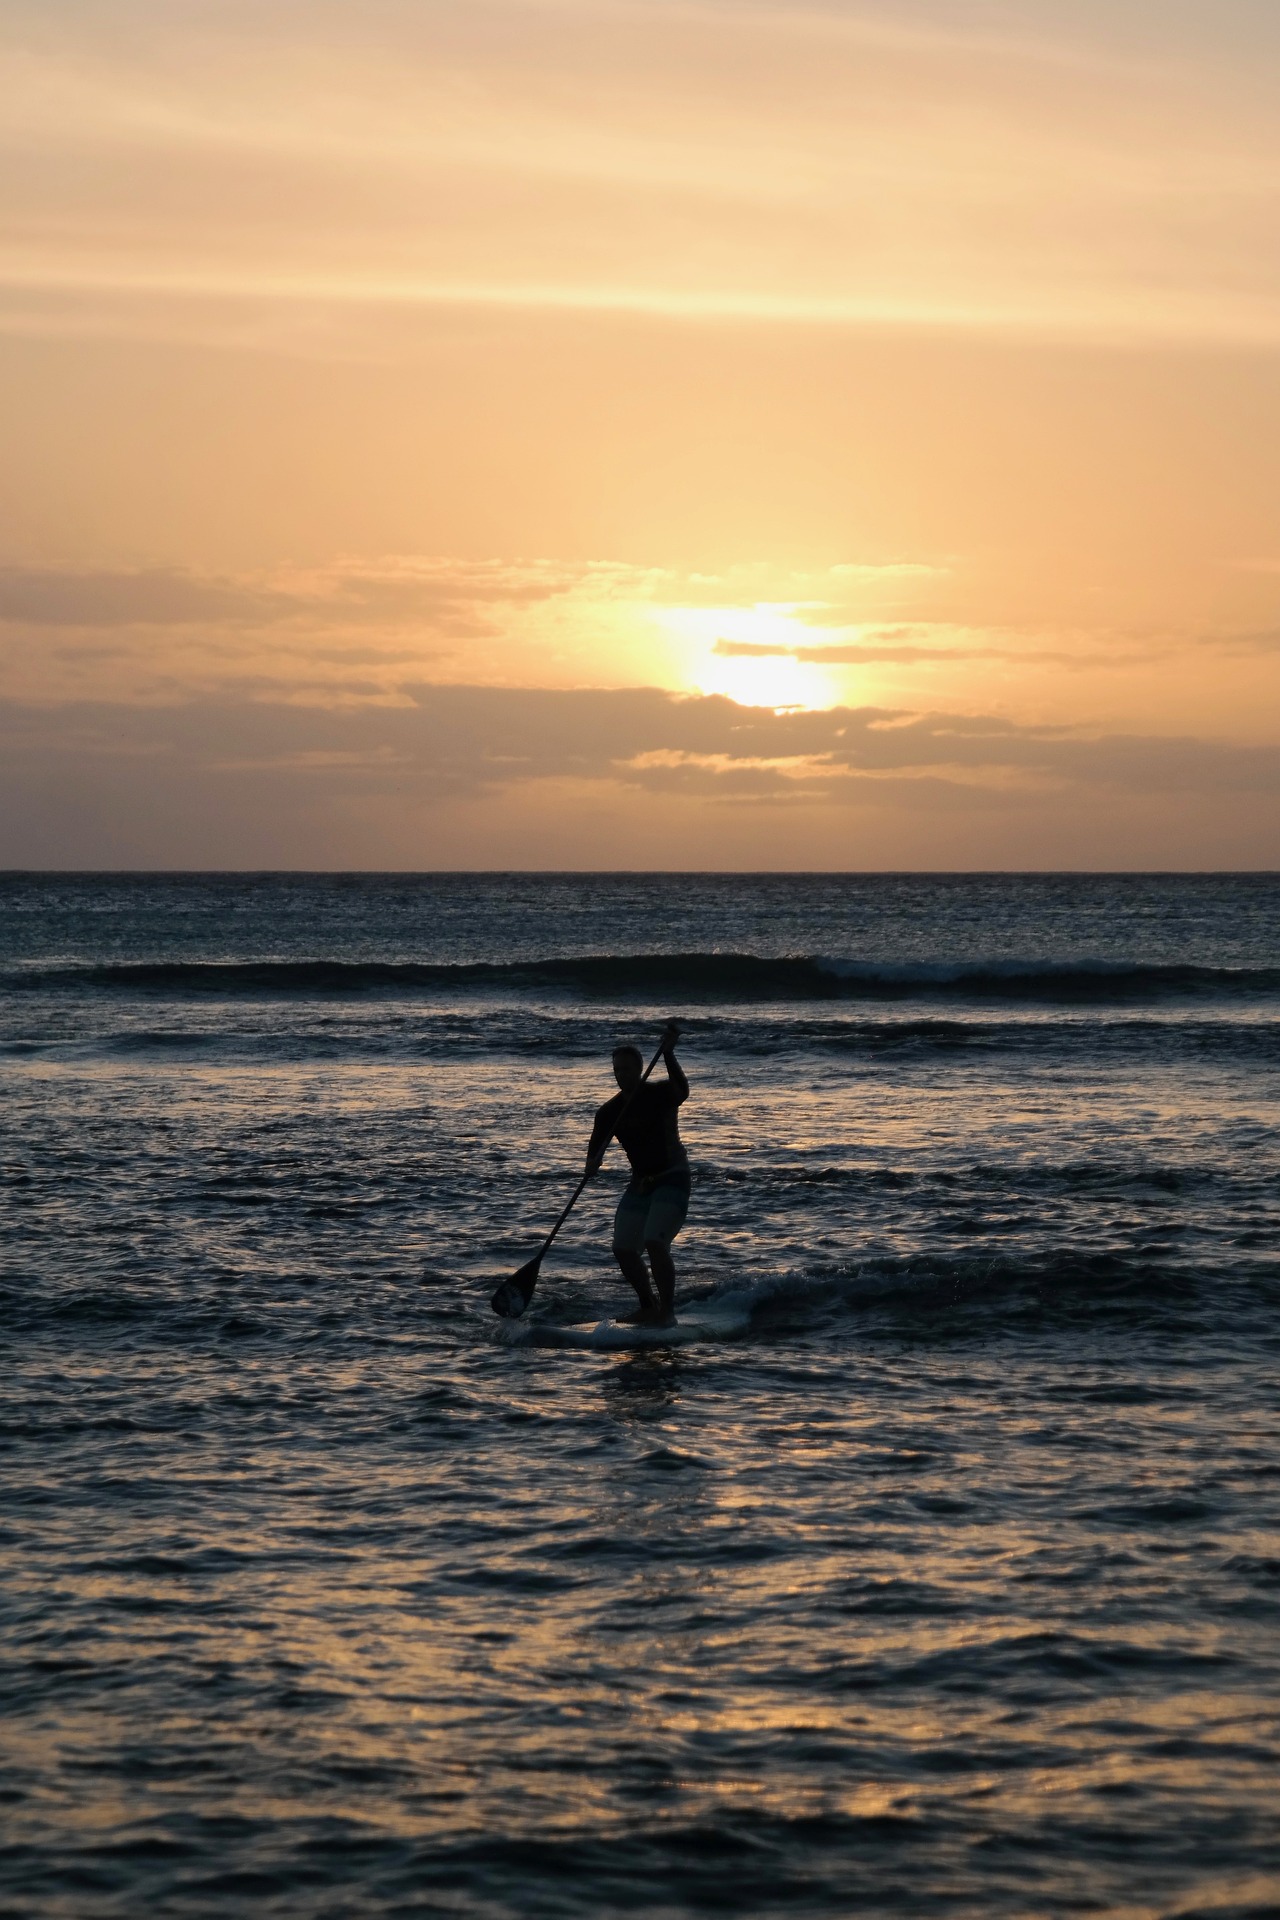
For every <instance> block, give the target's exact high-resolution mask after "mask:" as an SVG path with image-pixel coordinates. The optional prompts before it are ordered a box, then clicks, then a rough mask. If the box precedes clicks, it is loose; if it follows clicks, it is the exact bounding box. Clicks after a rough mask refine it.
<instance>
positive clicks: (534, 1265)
mask: <svg viewBox="0 0 1280 1920" xmlns="http://www.w3.org/2000/svg"><path fill="white" fill-rule="evenodd" d="M666 1044H667V1036H666V1033H665V1032H664V1033H663V1036H662V1046H661V1047H659V1048H658V1051H657V1052H656V1053H655V1054H654V1056H653V1058H652V1060H651V1061H650V1062H649V1064H648V1066H647V1067H646V1068H645V1070H644V1072H643V1073H642V1074H641V1075H640V1078H639V1079H638V1080H637V1081H636V1084H635V1086H634V1087H632V1089H631V1091H630V1093H628V1095H627V1097H626V1099H625V1100H624V1101H623V1103H622V1105H621V1106H620V1107H619V1108H618V1117H617V1120H615V1121H614V1129H615V1131H616V1130H617V1124H618V1120H621V1118H622V1116H623V1114H624V1113H625V1112H626V1110H627V1108H628V1107H629V1106H630V1105H631V1102H632V1101H633V1100H634V1099H635V1097H636V1094H637V1093H638V1092H639V1090H640V1088H641V1087H642V1086H643V1085H644V1083H645V1081H646V1080H647V1079H648V1078H649V1075H650V1074H651V1073H652V1072H653V1070H654V1068H655V1067H656V1066H657V1064H658V1062H659V1060H661V1058H662V1048H663V1047H665V1046H666ZM612 1138H613V1134H610V1135H609V1140H612ZM608 1144H609V1141H608V1140H606V1141H605V1146H606V1147H607V1146H608ZM600 1153H601V1158H603V1156H604V1147H601V1149H600ZM599 1171H600V1161H599V1160H597V1161H596V1163H595V1165H594V1166H593V1167H588V1168H587V1170H586V1172H585V1173H584V1174H583V1176H582V1178H581V1180H579V1182H578V1184H577V1186H576V1187H575V1188H574V1190H573V1192H572V1193H571V1194H570V1195H569V1201H568V1205H567V1206H566V1207H565V1210H564V1212H563V1213H562V1214H561V1215H560V1218H559V1219H558V1220H557V1221H556V1223H555V1225H554V1227H552V1229H551V1231H550V1233H549V1234H548V1235H547V1237H546V1239H545V1240H544V1241H543V1243H542V1245H541V1246H540V1247H539V1248H538V1251H537V1252H536V1253H535V1254H534V1256H533V1258H532V1260H527V1261H526V1262H525V1264H524V1266H522V1267H521V1268H520V1269H519V1271H518V1272H516V1273H513V1274H512V1276H511V1278H510V1279H509V1280H504V1281H503V1283H502V1285H501V1286H500V1287H499V1288H498V1289H497V1291H496V1292H495V1294H494V1296H493V1298H492V1300H491V1301H490V1302H489V1305H490V1306H491V1307H492V1308H493V1310H494V1312H495V1313H500V1314H501V1315H502V1317H503V1319H504V1320H518V1319H519V1318H520V1315H521V1314H522V1313H523V1312H524V1311H525V1308H526V1307H527V1306H528V1304H529V1302H530V1301H531V1300H532V1298H533V1290H534V1288H535V1287H536V1286H537V1284H538V1269H539V1268H540V1267H541V1265H542V1262H543V1260H544V1259H545V1258H546V1252H547V1248H548V1247H549V1246H550V1245H551V1242H552V1241H553V1240H554V1239H555V1237H556V1235H557V1234H558V1233H559V1231H560V1229H561V1227H562V1226H563V1225H564V1223H565V1221H566V1220H567V1219H568V1218H569V1215H570V1214H571V1213H572V1212H573V1209H574V1207H575V1206H576V1205H577V1201H578V1195H579V1194H580V1193H581V1192H582V1190H583V1188H584V1187H585V1186H586V1184H587V1182H588V1180H590V1179H591V1178H592V1177H593V1175H595V1174H596V1173H598V1172H599Z"/></svg>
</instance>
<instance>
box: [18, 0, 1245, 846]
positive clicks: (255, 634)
mask: <svg viewBox="0 0 1280 1920" xmlns="http://www.w3.org/2000/svg"><path fill="white" fill-rule="evenodd" d="M1277 98H1280V7H1277V6H1276V5H1275V0H1016V4H1015V3H1014V0H787V4H779V3H778V0H466V4H459V0H358V4H357V0H58V3H57V5H54V6H51V5H50V4H49V0H0V161H2V164H0V418H2V419H3V421H4V423H5V428H4V433H3V435H2V436H0V866H8V867H73V868H74V867H88V868H95V867H105V868H112V867H130V868H151V867H157V868H166V867H219V868H243V867H253V868H263V867H274V868H279V867H295V868H373V869H394V868H409V869H429V868H467V867H522V868H537V867H549V868H673V869H675V868H743V869H750V868H773V869H780V868H798V869H859V870H870V869H884V868H937V869H966V868H970V869H971V868H983V869H986V868H1028V867H1029V868H1077V869H1079V868H1085V869H1104V868H1215V867H1233V868H1250V867H1254V868H1256V867H1278V866H1280V112H1277V109H1276V103H1277Z"/></svg>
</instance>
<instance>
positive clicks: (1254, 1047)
mask: <svg viewBox="0 0 1280 1920" xmlns="http://www.w3.org/2000/svg"><path fill="white" fill-rule="evenodd" d="M1278 1014H1280V877H1277V876H1274V875H1266V874H1254V875H1238V876H1230V875H1227V876H1184V877H1177V876H1167V875H1152V876H1088V875H1043V876H1038V875H1024V876H1018V875H988V876H981V875H979V876H952V877H935V876H921V875H898V876H895V875H884V876H859V875H849V876H841V875H819V876H791V875H776V876H771V875H763V876H742V875H687V874H680V875H655V874H644V875H527V874H518V875H500V874H438V875H433V874H426V875H421V876H413V875H347V876H344V875H336V876H324V875H272V874H265V875H250V876H243V875H231V874H227V875H200V874H175V875H151V876H146V875H106V874H101V875H79V876H77V875H61V876H57V875H34V874H11V875H8V876H3V877H0V1097H2V1099H3V1118H4V1137H3V1149H2V1151H0V1180H2V1182H3V1198H4V1206H3V1233H2V1235H0V1300H2V1304H3V1320H2V1327H3V1333H2V1338H3V1365H4V1394H3V1402H2V1406H0V1573H2V1578H0V1658H2V1667H0V1687H2V1690H3V1691H2V1696H0V1697H2V1708H0V1712H2V1716H3V1729H4V1737H3V1743H2V1746H0V1915H3V1916H9V1917H11V1920H16V1917H17V1916H21V1917H22V1920H33V1917H39V1920H44V1917H45V1916H49V1917H50V1920H52V1917H53V1916H57V1917H58V1920H99V1916H101V1917H103V1920H105V1917H106V1916H120V1920H126V1917H127V1920H137V1916H139V1915H143V1914H145V1915H147V1916H191V1917H192V1920H196V1917H199V1920H207V1917H210V1916H218V1917H220V1916H224V1915H225V1916H232V1915H236V1916H239V1915H242V1914H244V1913H247V1912H251V1913H253V1914H254V1915H262V1916H272V1917H274V1916H279V1917H280V1920H286V1917H287V1920H293V1916H299V1917H301V1916H307V1917H308V1920H310V1917H311V1916H316V1917H317V1920H320V1917H321V1916H323V1917H325V1920H330V1917H334V1920H336V1917H337V1916H347V1915H359V1916H366V1915H367V1916H379V1917H381V1916H400V1915H404V1916H410V1915H421V1914H447V1915H458V1916H465V1917H467V1920H471V1917H473V1916H474V1920H507V1917H508V1916H511V1917H512V1920H515V1917H517V1916H518V1917H519V1920H525V1917H526V1916H537V1917H539V1920H542V1917H544V1916H545V1920H579V1917H582V1920H586V1917H587V1916H593V1917H594V1916H601V1915H633V1916H654V1920H678V1917H679V1916H685V1915H694V1914H699V1915H700V1914H719V1915H783V1914H785V1915H796V1916H845V1915H854V1914H857V1915H880V1914H885V1915H889V1914H908V1915H928V1916H973V1917H974V1920H991V1917H992V1916H1006V1915H1008V1916H1032V1915H1036V1916H1039V1915H1044V1916H1059V1915H1063V1916H1065V1915H1079V1914H1090V1915H1099V1914H1102V1915H1114V1916H1125V1917H1126V1920H1129V1917H1134V1920H1136V1917H1137V1916H1157V1915H1159V1916H1174V1915H1178V1916H1184V1920H1190V1916H1192V1915H1200V1914H1204V1915H1213V1916H1215V1917H1216V1920H1228V1917H1234V1920H1241V1917H1242V1916H1261V1915H1264V1914H1267V1915H1276V1914H1277V1913H1280V1817H1278V1815H1280V1635H1278V1634H1277V1627H1278V1626H1280V1420H1278V1419H1277V1412H1278V1401H1280V1393H1278V1390H1277V1361H1278V1360H1280V1271H1278V1268H1277V1252H1278V1251H1280V1189H1278V1186H1277V1174H1278V1172H1280V1152H1278V1135H1277V1120H1278V1119H1280V1027H1278V1026H1277V1015H1278ZM668 1016H674V1017H675V1018H677V1019H678V1020H679V1021H680V1022H681V1024H682V1027H683V1030H684V1032H683V1039H682V1042H681V1048H680V1058H681V1061H682V1063H683V1065H684V1067H685V1070H686V1072H687V1073H688V1076H689V1080H690V1083H691V1088H692V1093H691V1098H690V1100H689V1103H688V1105H687V1106H686V1107H685V1108H684V1110H683V1131H684V1138H685V1141H686V1144H687V1146H688V1149H689V1153H690V1157H691V1160H692V1164H693V1170H694V1190H693V1201H692V1206H691V1210H690V1215H689V1221H688V1224H687V1226H686V1228H685V1230H684V1232H683V1233H682V1234H681V1236H680V1238H679V1239H678V1240H677V1242H676V1247H675V1254H676V1262H677V1270H678V1288H679V1293H678V1300H679V1301H680V1302H681V1303H682V1304H683V1305H684V1306H685V1307H686V1309H687V1308H688V1306H689V1304H690V1303H691V1302H702V1301H710V1302H711V1303H712V1306H714V1307H715V1308H716V1309H717V1310H719V1311H721V1312H722V1313H723V1314H724V1324H725V1326H726V1327H727V1328H728V1329H729V1331H728V1332H726V1333H725V1335H724V1337H723V1338H719V1339H712V1340H708V1341H706V1342H703V1343H700V1344H693V1345H689V1346H687V1347H682V1348H680V1349H679V1350H675V1351H670V1352H655V1353H627V1352H612V1351H594V1350H591V1349H589V1348H587V1349H584V1350H574V1351H567V1350H561V1349H559V1348H557V1347H555V1346H554V1345H548V1344H546V1343H547V1342H548V1341H550V1340H552V1339H554V1338H555V1337H556V1334H557V1329H565V1328H568V1327H573V1328H578V1329H589V1328H590V1327H592V1326H593V1325H594V1324H595V1323H596V1322H597V1321H599V1320H601V1319H605V1318H607V1317H609V1316H610V1315H612V1314H613V1313H615V1312H617V1311H620V1310H623V1309H625V1307H626V1305H627V1304H628V1301H627V1289H626V1287H625V1285H624V1283H623V1282H622V1280H621V1276H620V1275H619V1274H618V1273H617V1272H616V1270H615V1269H614V1267H613V1264H612V1261H611V1257H610V1254H609V1232H610V1220H611V1214H612V1208H613V1206H614V1204H615V1202H616V1199H617V1196H618V1193H619V1192H620V1190H621V1185H622V1174H621V1171H620V1169H619V1168H618V1166H617V1165H615V1164H614V1162H615V1161H616V1159H617V1150H616V1149H615V1150H614V1153H613V1155H611V1158H610V1162H609V1165H608V1168H607V1169H606V1171H605V1173H604V1174H603V1175H602V1176H601V1177H600V1180H599V1181H598V1182H597V1183H595V1184H594V1185H593V1186H591V1187H589V1188H588V1190H587V1192H586V1193H585V1195H584V1196H583V1199H582V1201H581V1202H580V1203H579V1205H578V1207H577V1209H576V1211H575V1212H574V1214H573V1215H572V1216H571V1217H570V1220H569V1222H568V1223H567V1225H566V1227H565V1229H564V1231H563V1232H562V1234H561V1236H560V1238H559V1239H558V1240H557V1242H556V1244H555V1246H554V1247H553V1249H552V1251H551V1253H550V1255H549V1256H548V1259H547V1261H546V1264H545V1266H544V1268H543V1273H542V1279H541V1282H540V1285H539V1287H538V1291H537V1293H536V1294H535V1296H534V1300H533V1304H532V1307H531V1310H530V1313H529V1315H528V1316H527V1317H526V1319H525V1320H523V1321H519V1322H515V1323H512V1324H510V1325H508V1324H506V1323H503V1322H501V1321H499V1320H498V1319H497V1318H496V1316H495V1315H494V1314H493V1313H492V1312H491V1311H490V1307H489V1297H490V1294H491V1292H492V1291H493V1288H494V1286H495V1284H496V1283H497V1282H498V1281H499V1280H500V1279H502V1278H504V1277H506V1276H507V1275H509V1274H510V1273H511V1272H512V1270H513V1269H514V1268H516V1267H517V1266H519V1265H520V1264H521V1263H522V1262H523V1261H525V1260H527V1259H529V1258H530V1256H531V1255H532V1254H533V1253H534V1252H535V1251H536V1249H537V1246H538V1244H539V1242H540V1240H541V1238H542V1235H543V1234H544V1233H545V1231H546V1229H547V1228H548V1227H549V1225H550V1223H551V1221H552V1220H553V1219H554V1217H555V1215H556V1213H557V1212H558V1211H559V1209H560V1207H561V1205H562V1204H563V1202H564V1200H565V1199H567V1197H568V1194H569V1193H570V1192H571V1190H572V1188H573V1185H574V1183H575V1182H576V1180H577V1178H578V1175H579V1173H580V1171H581V1168H582V1163H583V1156H584V1152H585V1147H586V1141H587V1135H588V1131H589V1127H590V1121H591V1116H592V1113H593V1111H594V1109H595V1107H596V1106H597V1105H598V1104H599V1103H600V1102H601V1101H603V1100H604V1099H606V1098H607V1097H608V1096H609V1095H610V1093H611V1092H612V1091H613V1083H612V1080H611V1077H610V1072H609V1053H610V1049H611V1048H612V1047H613V1046H614V1045H615V1044H616V1043H618V1042H620V1041H622V1042H634V1043H636V1044H638V1045H639V1046H641V1047H642V1048H643V1049H644V1050H645V1052H646V1057H647V1055H648V1054H649V1053H651V1052H652V1050H653V1047H654V1045H655V1044H656V1036H657V1031H658V1029H659V1027H660V1026H661V1024H662V1022H663V1020H664V1019H666V1018H667V1017H668ZM658 1071H659V1074H660V1073H661V1071H662V1069H661V1068H659V1070H658Z"/></svg>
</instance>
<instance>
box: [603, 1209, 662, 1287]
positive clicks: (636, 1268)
mask: <svg viewBox="0 0 1280 1920" xmlns="http://www.w3.org/2000/svg"><path fill="white" fill-rule="evenodd" d="M648 1212H649V1202H648V1200H647V1199H646V1198H645V1196H644V1195H643V1194H640V1193H634V1192H633V1191H632V1190H631V1188H630V1187H628V1188H627V1190H626V1192H625V1193H624V1194H623V1196H622V1198H621V1200H619V1202H618V1211H617V1213H616V1214H615V1215H614V1220H613V1257H614V1259H615V1260H616V1261H617V1263H618V1265H619V1266H620V1267H621V1268H622V1271H623V1273H624V1274H625V1275H626V1277H627V1279H628V1280H629V1281H630V1282H631V1285H632V1286H633V1287H634V1288H635V1290H636V1298H637V1299H638V1300H639V1302H640V1313H641V1315H644V1314H648V1313H652V1314H656V1313H657V1311H658V1303H657V1301H656V1300H655V1299H654V1297H653V1288H652V1287H651V1286H650V1284H649V1273H648V1269H647V1268H646V1266H645V1264H644V1261H643V1260H642V1259H641V1257H640V1249H641V1247H642V1246H643V1245H644V1229H645V1220H646V1218H647V1216H648Z"/></svg>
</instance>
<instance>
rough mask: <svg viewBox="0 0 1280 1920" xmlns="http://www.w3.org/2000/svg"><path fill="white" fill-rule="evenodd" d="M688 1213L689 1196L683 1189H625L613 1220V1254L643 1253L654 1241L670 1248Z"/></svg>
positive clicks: (660, 1187)
mask: <svg viewBox="0 0 1280 1920" xmlns="http://www.w3.org/2000/svg"><path fill="white" fill-rule="evenodd" d="M688 1212H689V1195H688V1194H687V1193H686V1192H685V1189H684V1188H683V1187H682V1186H680V1187H662V1186H659V1187H655V1188H654V1190H653V1192H652V1193H639V1192H637V1191H636V1189H635V1188H634V1187H628V1188H627V1190H626V1192H625V1193H624V1194H623V1196H622V1198H621V1200H619V1202H618V1211H617V1213H616V1214H615V1215H614V1217H613V1250H614V1252H615V1253H643V1252H644V1250H645V1248H646V1247H648V1246H652V1245H653V1243H654V1242H655V1241H657V1242H658V1244H659V1245H660V1246H663V1247H670V1245H671V1242H672V1241H673V1240H674V1239H675V1237H676V1235H677V1234H678V1233H679V1231H680V1229H681V1227H682V1226H683V1225H684V1223H685V1218H686V1216H687V1214H688Z"/></svg>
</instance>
